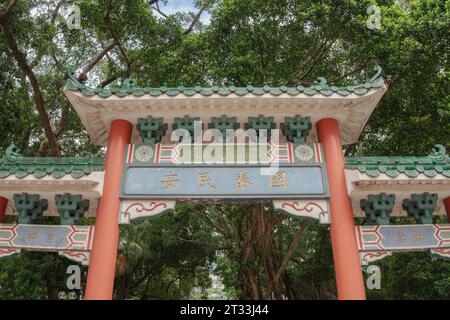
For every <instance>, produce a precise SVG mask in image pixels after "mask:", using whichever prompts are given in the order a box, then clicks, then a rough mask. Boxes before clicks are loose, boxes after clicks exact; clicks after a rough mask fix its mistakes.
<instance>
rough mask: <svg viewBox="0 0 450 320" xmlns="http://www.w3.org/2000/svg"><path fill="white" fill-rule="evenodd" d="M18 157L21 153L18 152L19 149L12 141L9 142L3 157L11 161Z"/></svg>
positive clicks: (20, 156)
mask: <svg viewBox="0 0 450 320" xmlns="http://www.w3.org/2000/svg"><path fill="white" fill-rule="evenodd" d="M20 158H22V153H21V152H20V149H19V148H18V147H16V146H15V144H14V143H11V144H10V145H9V147H8V148H6V151H5V154H4V155H3V159H6V160H8V161H11V162H13V161H15V160H17V159H20Z"/></svg>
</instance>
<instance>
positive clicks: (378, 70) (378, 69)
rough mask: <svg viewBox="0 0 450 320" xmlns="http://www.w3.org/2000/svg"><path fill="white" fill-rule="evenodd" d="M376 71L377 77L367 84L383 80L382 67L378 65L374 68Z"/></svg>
mask: <svg viewBox="0 0 450 320" xmlns="http://www.w3.org/2000/svg"><path fill="white" fill-rule="evenodd" d="M374 70H375V72H376V73H375V75H374V76H373V77H372V78H370V79H369V80H368V81H367V82H370V83H372V82H375V80H377V79H378V78H381V75H382V74H383V68H381V66H380V65H379V64H376V65H375V66H374Z"/></svg>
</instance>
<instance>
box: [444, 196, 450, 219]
mask: <svg viewBox="0 0 450 320" xmlns="http://www.w3.org/2000/svg"><path fill="white" fill-rule="evenodd" d="M444 206H445V212H446V213H447V221H448V223H450V197H447V198H445V199H444Z"/></svg>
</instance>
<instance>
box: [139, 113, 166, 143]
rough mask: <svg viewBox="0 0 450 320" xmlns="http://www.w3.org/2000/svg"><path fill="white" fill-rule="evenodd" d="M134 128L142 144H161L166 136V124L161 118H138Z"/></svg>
mask: <svg viewBox="0 0 450 320" xmlns="http://www.w3.org/2000/svg"><path fill="white" fill-rule="evenodd" d="M136 127H137V130H138V131H139V134H140V136H141V138H142V141H143V143H144V144H155V143H158V142H161V139H162V137H164V135H165V134H166V130H167V123H164V119H163V118H153V117H152V116H148V117H147V118H139V119H138V122H137V125H136Z"/></svg>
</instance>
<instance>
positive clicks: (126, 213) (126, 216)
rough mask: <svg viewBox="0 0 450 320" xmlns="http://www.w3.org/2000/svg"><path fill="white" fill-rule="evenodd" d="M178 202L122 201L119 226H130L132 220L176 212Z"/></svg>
mask: <svg viewBox="0 0 450 320" xmlns="http://www.w3.org/2000/svg"><path fill="white" fill-rule="evenodd" d="M175 204H176V201H170V200H169V201H167V200H122V202H121V205H120V214H119V224H129V223H130V221H131V220H137V219H145V218H151V217H154V216H157V215H159V214H161V213H163V212H167V211H169V210H175Z"/></svg>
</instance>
